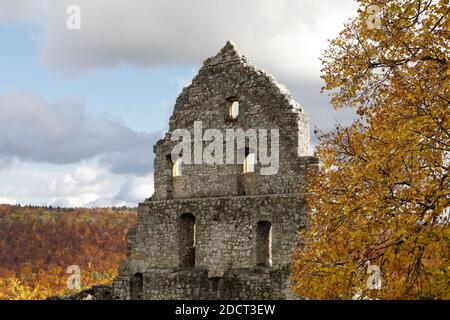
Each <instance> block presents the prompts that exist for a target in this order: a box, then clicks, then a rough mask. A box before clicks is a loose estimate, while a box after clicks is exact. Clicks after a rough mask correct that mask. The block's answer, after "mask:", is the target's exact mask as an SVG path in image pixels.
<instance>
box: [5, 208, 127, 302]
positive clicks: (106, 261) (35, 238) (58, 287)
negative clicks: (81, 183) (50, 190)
mask: <svg viewBox="0 0 450 320" xmlns="http://www.w3.org/2000/svg"><path fill="white" fill-rule="evenodd" d="M135 220H136V212H135V211H133V210H130V209H125V208H121V209H117V210H115V209H114V210H113V209H60V208H57V209H55V208H51V207H49V208H42V207H23V206H10V205H0V299H7V300H17V299H20V300H22V299H45V298H48V297H51V296H55V295H66V294H69V293H72V292H74V291H78V290H77V289H76V288H74V289H69V288H68V286H67V280H68V278H69V277H70V275H71V273H70V272H73V271H71V270H70V269H69V270H68V268H69V267H70V266H78V267H79V269H80V280H81V283H80V285H81V289H82V288H88V287H91V286H92V285H94V284H105V283H110V282H111V281H112V279H113V278H114V276H115V275H116V271H117V267H118V265H119V263H120V261H121V260H122V259H123V258H124V257H125V249H126V241H125V235H126V232H127V229H128V227H129V226H131V225H133V224H134V223H135ZM67 271H69V273H68V272H67Z"/></svg>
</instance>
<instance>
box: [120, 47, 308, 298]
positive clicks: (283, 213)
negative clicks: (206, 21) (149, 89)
mask: <svg viewBox="0 0 450 320" xmlns="http://www.w3.org/2000/svg"><path fill="white" fill-rule="evenodd" d="M195 121H201V122H202V129H203V130H205V129H210V128H212V129H219V130H221V131H222V132H225V130H226V129H237V128H241V129H243V130H244V131H245V130H248V129H256V130H257V129H260V128H263V129H268V130H270V129H279V139H278V141H279V167H278V172H277V173H276V174H272V175H262V174H261V165H260V164H259V163H258V161H255V163H253V164H250V165H249V163H248V161H249V159H248V157H249V156H251V154H252V153H253V152H256V151H253V150H252V149H250V146H247V144H245V150H244V151H243V152H244V155H245V161H244V164H239V163H236V164H185V163H180V162H179V161H175V163H174V162H173V160H172V158H171V151H172V149H173V147H174V145H175V144H177V143H178V142H177V141H172V140H171V134H172V132H173V131H174V130H175V129H177V128H185V129H188V130H190V132H193V131H194V122H195ZM224 137H225V134H224ZM258 138H259V137H258ZM269 143H270V141H269ZM203 144H205V143H203ZM308 148H309V124H308V115H307V114H306V113H304V112H303V110H302V109H301V107H300V106H299V105H298V104H297V103H296V102H295V101H294V100H293V98H292V97H291V96H290V94H289V93H288V92H287V90H286V89H284V88H283V87H282V86H280V85H278V84H277V82H276V81H275V79H274V78H273V77H272V76H270V75H269V74H267V73H265V72H264V71H261V70H258V69H256V68H255V67H254V66H252V65H251V64H250V63H249V62H248V60H247V58H246V57H245V56H243V55H241V54H240V53H239V51H238V50H237V49H236V48H235V46H234V45H233V44H231V43H230V42H227V44H226V45H225V47H223V48H222V49H221V50H220V52H219V53H218V54H217V55H216V56H214V57H211V58H209V59H207V60H206V61H205V62H204V63H203V66H202V67H201V69H200V71H199V72H198V74H197V75H196V76H195V78H194V79H193V81H192V84H191V85H189V86H188V87H185V88H184V89H183V91H182V92H181V94H180V95H179V96H178V98H177V100H176V103H175V107H174V111H173V115H172V116H171V117H170V130H169V132H168V133H167V134H166V135H165V137H164V139H161V140H159V141H158V142H157V143H156V145H155V146H154V153H155V162H154V164H155V165H154V167H155V172H154V181H155V192H154V194H153V195H152V197H151V198H149V199H147V200H145V201H144V202H143V203H140V204H139V213H138V223H137V225H136V227H134V228H131V229H130V230H129V232H128V235H127V238H128V246H127V258H126V260H125V261H123V262H122V264H121V266H120V268H119V274H118V276H117V278H116V279H115V280H114V282H113V297H114V298H115V299H288V298H293V297H294V295H293V294H292V292H291V291H290V290H289V281H288V275H289V264H290V259H291V253H292V250H293V249H294V248H295V247H297V246H298V245H299V240H298V236H297V231H298V230H299V229H300V228H302V227H304V226H305V220H306V216H305V206H304V200H303V196H302V194H301V192H300V190H301V187H302V186H303V185H304V184H305V183H306V182H305V180H306V179H305V172H306V168H307V167H308V166H310V165H315V163H316V160H315V158H313V157H310V156H308ZM235 150H236V151H235V152H236V158H237V152H238V146H237V147H236V149H235ZM269 150H270V148H269ZM224 156H225V150H224ZM236 158H235V159H236Z"/></svg>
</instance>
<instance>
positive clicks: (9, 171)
mask: <svg viewBox="0 0 450 320" xmlns="http://www.w3.org/2000/svg"><path fill="white" fill-rule="evenodd" d="M0 175H1V177H2V183H1V184H0V203H10V204H15V203H20V204H24V205H25V204H33V205H53V206H61V207H93V206H122V205H127V206H136V205H137V204H138V203H139V202H142V201H143V200H144V199H145V198H148V197H150V196H151V195H152V193H153V177H152V175H151V174H149V175H146V176H143V177H136V176H135V175H115V174H112V173H111V172H110V171H109V170H106V169H105V168H103V167H102V166H100V165H99V163H98V162H96V161H88V162H83V163H81V164H77V165H48V164H34V163H20V164H18V163H16V164H15V165H14V166H10V167H7V168H3V169H0Z"/></svg>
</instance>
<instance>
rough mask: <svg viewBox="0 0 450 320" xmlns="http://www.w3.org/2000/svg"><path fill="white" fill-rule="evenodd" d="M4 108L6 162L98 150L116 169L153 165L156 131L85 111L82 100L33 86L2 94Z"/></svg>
mask: <svg viewBox="0 0 450 320" xmlns="http://www.w3.org/2000/svg"><path fill="white" fill-rule="evenodd" d="M0 114H1V115H2V116H1V117H0V128H1V132H2V134H1V135H0V160H1V159H5V160H3V163H4V165H6V164H7V163H8V162H7V160H8V159H11V158H12V159H15V158H16V159H20V160H25V161H33V162H47V163H55V164H70V163H77V162H79V161H81V160H84V159H91V158H94V157H97V156H98V157H100V158H101V159H102V163H104V164H105V165H107V166H108V167H109V168H111V170H112V171H113V172H115V173H136V174H145V173H149V172H150V171H151V165H152V163H151V159H152V145H153V143H154V141H155V140H156V137H157V134H155V135H154V136H149V135H143V134H139V133H137V132H135V131H133V130H131V129H129V128H128V127H126V126H125V125H124V124H122V123H120V122H118V121H114V120H111V119H109V118H107V117H106V116H105V115H92V114H91V115H89V114H86V112H85V106H84V102H83V101H79V100H77V99H66V100H63V101H60V102H57V103H53V104H52V103H49V102H48V101H46V100H44V99H42V98H41V97H39V96H37V95H35V94H32V93H29V92H23V91H11V92H8V93H6V94H3V95H0ZM0 167H1V166H0ZM79 174H80V175H84V176H86V177H88V176H89V174H92V173H89V172H80V173H79ZM86 177H85V178H86Z"/></svg>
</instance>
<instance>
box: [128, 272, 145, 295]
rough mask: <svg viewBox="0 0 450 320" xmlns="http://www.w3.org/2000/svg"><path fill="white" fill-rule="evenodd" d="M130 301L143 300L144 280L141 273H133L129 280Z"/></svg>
mask: <svg viewBox="0 0 450 320" xmlns="http://www.w3.org/2000/svg"><path fill="white" fill-rule="evenodd" d="M130 298H131V300H142V299H143V298H144V279H143V276H142V273H135V274H134V275H133V276H132V277H131V279H130Z"/></svg>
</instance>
